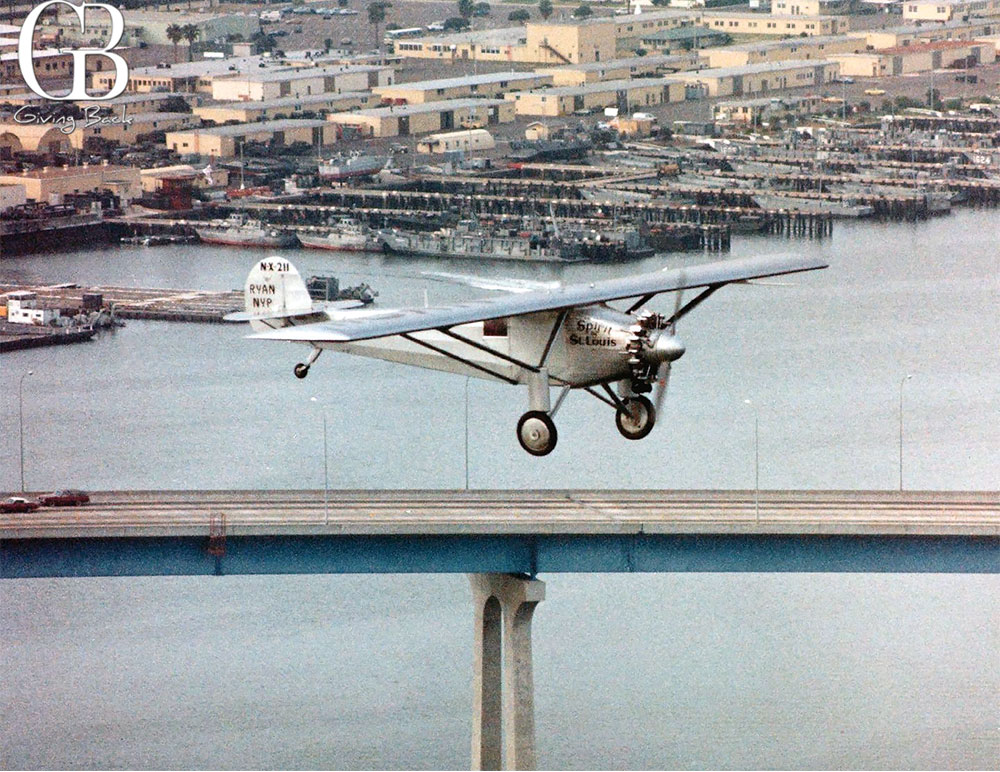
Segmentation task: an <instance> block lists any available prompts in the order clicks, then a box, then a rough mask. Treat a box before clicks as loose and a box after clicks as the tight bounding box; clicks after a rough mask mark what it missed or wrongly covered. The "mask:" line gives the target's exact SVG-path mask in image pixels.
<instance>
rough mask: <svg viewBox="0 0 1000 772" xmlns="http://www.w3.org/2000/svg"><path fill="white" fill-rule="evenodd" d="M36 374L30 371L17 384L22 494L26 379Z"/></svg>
mask: <svg viewBox="0 0 1000 772" xmlns="http://www.w3.org/2000/svg"><path fill="white" fill-rule="evenodd" d="M34 374H35V371H34V370H28V372H26V373H25V374H24V375H22V376H21V380H20V381H19V382H18V384H17V428H18V434H19V435H20V446H21V493H24V379H25V378H27V377H28V376H29V375H34Z"/></svg>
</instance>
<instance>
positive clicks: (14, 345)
mask: <svg viewBox="0 0 1000 772" xmlns="http://www.w3.org/2000/svg"><path fill="white" fill-rule="evenodd" d="M96 332H97V330H95V329H94V328H93V327H89V326H88V327H79V326H77V327H41V326H36V325H33V324H11V323H10V322H0V354H3V353H6V352H8V351H21V350H23V349H28V348H40V347H42V346H61V345H65V344H67V343H82V342H83V341H88V340H90V339H91V338H93V337H94V335H95V334H96Z"/></svg>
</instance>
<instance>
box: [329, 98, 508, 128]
mask: <svg viewBox="0 0 1000 772" xmlns="http://www.w3.org/2000/svg"><path fill="white" fill-rule="evenodd" d="M514 115H515V111H514V103H513V102H505V101H504V100H502V99H449V100H445V101H441V102H426V103H424V104H417V105H390V106H388V107H376V108H368V109H365V110H354V111H352V112H349V113H332V114H331V115H328V116H326V119H327V120H328V121H330V122H331V124H332V125H336V126H340V127H343V128H345V129H346V128H351V129H353V130H354V131H355V132H356V133H357V134H358V136H361V137H405V136H409V135H411V134H430V133H432V132H440V131H449V130H452V129H460V128H467V129H471V128H482V127H484V126H492V125H495V124H498V123H511V122H512V121H513V120H514Z"/></svg>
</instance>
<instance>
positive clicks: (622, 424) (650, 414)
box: [615, 397, 656, 440]
mask: <svg viewBox="0 0 1000 772" xmlns="http://www.w3.org/2000/svg"><path fill="white" fill-rule="evenodd" d="M625 407H627V408H628V411H629V415H627V416H623V415H622V414H621V413H620V412H618V411H615V426H617V427H618V431H619V432H621V435H622V437H624V438H625V439H627V440H641V439H642V438H643V437H645V436H646V435H647V434H649V433H650V432H651V431H653V425H654V424H655V423H656V408H654V407H653V403H652V402H650V401H649V400H648V399H646V398H645V397H629V398H628V399H627V400H625Z"/></svg>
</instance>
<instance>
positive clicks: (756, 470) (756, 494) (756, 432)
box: [743, 399, 760, 525]
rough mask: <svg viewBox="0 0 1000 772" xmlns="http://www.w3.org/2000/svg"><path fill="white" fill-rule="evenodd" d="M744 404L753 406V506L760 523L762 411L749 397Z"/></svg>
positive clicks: (757, 520) (756, 518)
mask: <svg viewBox="0 0 1000 772" xmlns="http://www.w3.org/2000/svg"><path fill="white" fill-rule="evenodd" d="M743 404H745V405H749V406H750V407H751V408H753V507H754V521H755V522H756V523H757V525H760V411H758V410H757V406H756V405H755V404H754V403H753V402H752V401H751V400H749V399H745V400H743Z"/></svg>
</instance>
